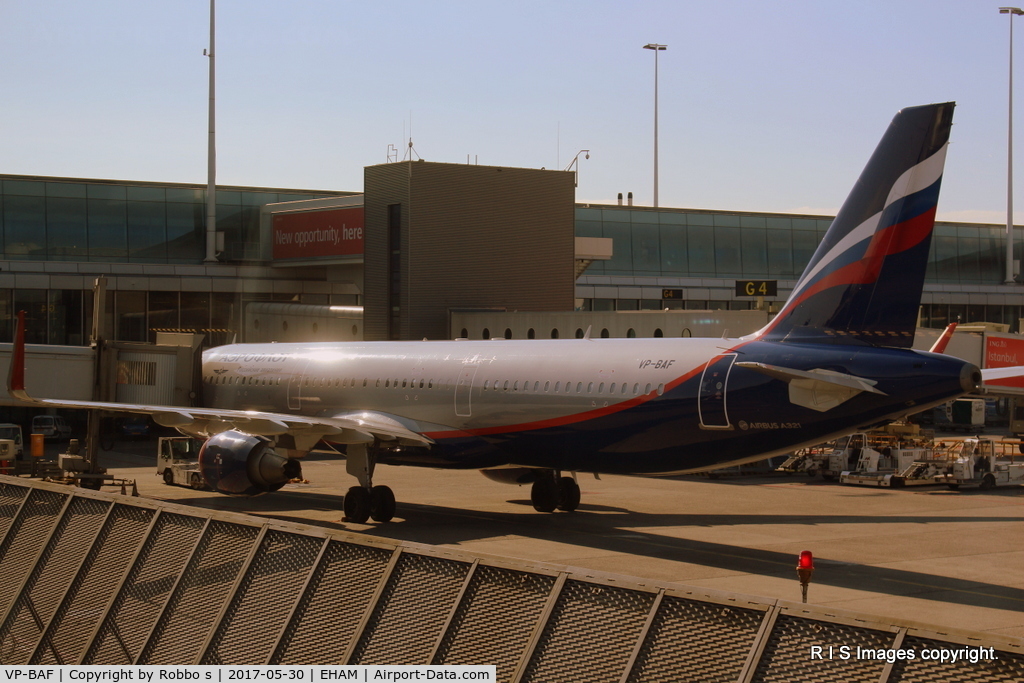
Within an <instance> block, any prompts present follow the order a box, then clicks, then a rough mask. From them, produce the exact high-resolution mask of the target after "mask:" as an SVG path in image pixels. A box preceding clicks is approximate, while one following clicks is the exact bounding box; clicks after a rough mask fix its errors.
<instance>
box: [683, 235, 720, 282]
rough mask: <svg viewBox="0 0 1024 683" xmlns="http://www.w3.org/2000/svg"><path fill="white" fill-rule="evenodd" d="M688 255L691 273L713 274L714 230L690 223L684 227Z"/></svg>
mask: <svg viewBox="0 0 1024 683" xmlns="http://www.w3.org/2000/svg"><path fill="white" fill-rule="evenodd" d="M686 236H687V245H688V246H689V249H688V256H689V262H690V269H689V270H690V274H691V275H713V274H714V273H715V230H714V228H711V227H708V226H703V225H691V226H689V227H688V228H687V229H686Z"/></svg>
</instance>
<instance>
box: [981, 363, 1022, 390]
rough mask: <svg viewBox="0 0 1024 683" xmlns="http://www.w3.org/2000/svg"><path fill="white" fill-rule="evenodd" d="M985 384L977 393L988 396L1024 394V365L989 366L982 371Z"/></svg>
mask: <svg viewBox="0 0 1024 683" xmlns="http://www.w3.org/2000/svg"><path fill="white" fill-rule="evenodd" d="M981 379H982V382H983V384H982V385H981V386H980V387H978V390H977V391H976V392H975V393H978V394H985V395H986V396H1024V365H1014V366H1011V367H1008V368H987V369H985V370H982V371H981Z"/></svg>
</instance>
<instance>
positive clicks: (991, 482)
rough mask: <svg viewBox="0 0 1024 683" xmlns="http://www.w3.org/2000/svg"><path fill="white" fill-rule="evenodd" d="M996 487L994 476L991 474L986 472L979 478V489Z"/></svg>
mask: <svg viewBox="0 0 1024 683" xmlns="http://www.w3.org/2000/svg"><path fill="white" fill-rule="evenodd" d="M995 487H996V478H995V477H994V476H992V475H991V474H986V475H985V477H984V479H982V480H981V487H980V488H981V489H983V490H985V491H987V490H989V489H994V488H995Z"/></svg>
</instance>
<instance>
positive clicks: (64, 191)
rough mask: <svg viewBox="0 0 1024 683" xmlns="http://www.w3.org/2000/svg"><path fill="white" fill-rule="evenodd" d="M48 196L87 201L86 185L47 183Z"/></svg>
mask: <svg viewBox="0 0 1024 683" xmlns="http://www.w3.org/2000/svg"><path fill="white" fill-rule="evenodd" d="M46 196H47V197H74V198H76V199H85V185H83V184H80V183H46Z"/></svg>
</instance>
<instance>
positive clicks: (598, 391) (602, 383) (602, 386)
mask: <svg viewBox="0 0 1024 683" xmlns="http://www.w3.org/2000/svg"><path fill="white" fill-rule="evenodd" d="M597 393H599V394H603V393H604V382H601V384H600V385H598V387H597Z"/></svg>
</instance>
